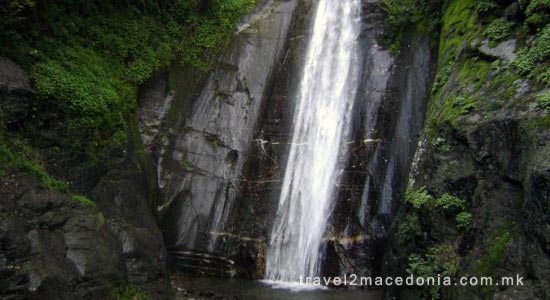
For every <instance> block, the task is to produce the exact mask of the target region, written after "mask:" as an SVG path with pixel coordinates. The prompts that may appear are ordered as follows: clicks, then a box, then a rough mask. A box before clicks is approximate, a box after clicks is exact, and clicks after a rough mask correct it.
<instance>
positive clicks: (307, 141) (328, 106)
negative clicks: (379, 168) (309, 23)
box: [265, 0, 360, 281]
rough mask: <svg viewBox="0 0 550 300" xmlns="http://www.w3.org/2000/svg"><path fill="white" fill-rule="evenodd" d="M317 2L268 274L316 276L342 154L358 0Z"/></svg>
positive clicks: (353, 79) (353, 83)
mask: <svg viewBox="0 0 550 300" xmlns="http://www.w3.org/2000/svg"><path fill="white" fill-rule="evenodd" d="M317 5H318V6H317V8H316V9H317V10H316V13H315V18H314V24H313V31H312V35H311V37H310V40H309V44H308V50H307V54H306V55H307V56H306V60H305V64H304V69H303V75H302V78H301V83H300V87H299V91H298V93H297V99H296V110H295V117H294V132H293V137H292V146H291V149H290V153H289V157H288V161H287V167H286V173H285V176H284V180H283V186H282V191H281V196H280V199H279V207H278V210H277V217H276V219H275V220H274V225H273V228H272V232H271V236H270V243H269V246H268V249H267V253H266V254H267V257H266V273H265V274H266V275H265V278H266V279H268V280H279V281H298V280H299V278H300V276H317V275H319V271H320V260H321V256H322V251H321V249H320V244H321V240H322V238H323V234H324V233H325V230H326V227H327V220H328V218H329V215H330V212H331V210H332V208H333V202H334V196H335V195H334V193H335V187H336V185H337V184H338V180H339V174H340V173H341V171H342V169H343V167H344V165H345V163H346V160H347V154H346V151H345V150H346V146H345V143H344V141H346V140H347V138H348V135H349V132H350V125H351V124H350V123H351V111H352V106H353V102H354V98H355V94H356V90H357V81H358V68H359V66H358V57H357V53H358V49H357V47H358V46H357V39H358V35H359V28H360V23H359V15H360V1H358V0H320V1H319V3H318V4H317Z"/></svg>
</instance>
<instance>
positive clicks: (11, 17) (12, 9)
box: [0, 0, 36, 25]
mask: <svg viewBox="0 0 550 300" xmlns="http://www.w3.org/2000/svg"><path fill="white" fill-rule="evenodd" d="M34 5H36V1H34V0H7V1H2V2H0V15H1V16H2V18H0V24H2V25H5V24H7V25H9V24H12V23H14V22H17V21H18V20H20V19H21V18H23V17H22V14H23V12H24V11H25V10H27V9H30V8H32V7H33V6H34Z"/></svg>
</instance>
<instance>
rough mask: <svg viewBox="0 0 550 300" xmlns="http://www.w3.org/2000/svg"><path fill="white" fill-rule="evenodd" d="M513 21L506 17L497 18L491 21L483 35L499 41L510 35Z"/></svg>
mask: <svg viewBox="0 0 550 300" xmlns="http://www.w3.org/2000/svg"><path fill="white" fill-rule="evenodd" d="M513 25H514V23H512V22H510V21H508V20H507V19H506V18H498V19H496V20H494V21H493V22H491V24H489V25H488V26H487V29H485V32H484V35H485V36H486V37H487V38H488V39H489V40H492V41H497V42H498V41H501V40H503V39H505V38H507V37H508V36H510V31H511V30H512V27H513Z"/></svg>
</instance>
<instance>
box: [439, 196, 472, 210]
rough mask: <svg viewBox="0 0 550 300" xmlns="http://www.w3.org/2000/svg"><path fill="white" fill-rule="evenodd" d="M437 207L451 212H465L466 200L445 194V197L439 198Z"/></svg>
mask: <svg viewBox="0 0 550 300" xmlns="http://www.w3.org/2000/svg"><path fill="white" fill-rule="evenodd" d="M437 205H438V206H439V207H441V208H443V209H450V210H463V209H464V208H465V204H464V200H462V199H460V198H458V197H455V196H451V195H449V194H443V196H441V197H439V198H437Z"/></svg>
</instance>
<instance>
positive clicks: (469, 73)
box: [456, 59, 491, 90]
mask: <svg viewBox="0 0 550 300" xmlns="http://www.w3.org/2000/svg"><path fill="white" fill-rule="evenodd" d="M460 66H461V69H460V71H459V73H458V76H457V78H456V79H457V81H458V82H460V84H461V85H462V86H467V85H470V84H472V85H473V86H474V88H475V89H476V90H478V89H480V88H481V87H482V85H483V84H484V83H485V82H486V80H487V77H488V74H489V72H490V71H491V64H490V63H488V62H486V61H483V60H473V59H468V60H466V61H464V62H463V63H461V64H460Z"/></svg>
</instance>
